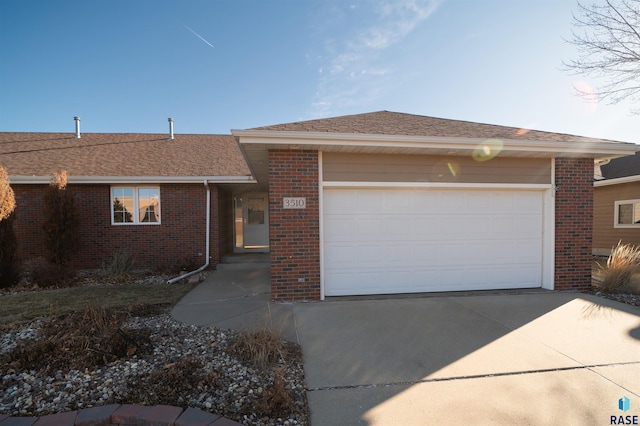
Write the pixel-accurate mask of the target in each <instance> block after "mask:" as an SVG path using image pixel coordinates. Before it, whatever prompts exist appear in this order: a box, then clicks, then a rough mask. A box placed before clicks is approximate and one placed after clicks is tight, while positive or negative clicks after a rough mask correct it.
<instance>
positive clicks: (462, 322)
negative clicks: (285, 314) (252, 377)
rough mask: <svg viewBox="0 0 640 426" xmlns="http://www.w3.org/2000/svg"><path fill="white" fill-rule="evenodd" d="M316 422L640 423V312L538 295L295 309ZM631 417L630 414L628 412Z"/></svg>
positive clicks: (572, 296)
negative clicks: (625, 419)
mask: <svg viewBox="0 0 640 426" xmlns="http://www.w3.org/2000/svg"><path fill="white" fill-rule="evenodd" d="M293 312H294V317H295V323H296V328H297V332H298V335H299V338H300V343H301V345H302V348H303V354H304V361H305V374H306V379H307V383H308V388H309V392H308V395H309V403H310V407H311V415H312V424H314V425H328V424H376V425H378V424H379V425H387V424H496V423H499V424H609V416H610V415H615V414H617V413H616V411H617V400H618V399H619V398H620V397H622V396H625V395H626V396H627V397H629V398H630V399H631V401H632V402H631V406H632V407H635V409H636V412H635V413H633V414H640V409H639V407H640V342H639V341H638V330H640V310H639V309H637V308H635V307H631V306H628V305H623V304H621V303H618V302H613V301H609V300H605V299H601V298H598V297H596V296H590V295H583V294H577V293H554V292H544V293H534V294H517V295H478V296H451V297H420V298H412V299H396V298H391V299H383V300H357V301H354V300H348V301H341V300H337V301H333V300H332V301H327V302H319V303H311V304H304V303H300V304H295V305H294V306H293ZM625 414H629V413H625Z"/></svg>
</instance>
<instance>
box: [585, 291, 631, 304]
mask: <svg viewBox="0 0 640 426" xmlns="http://www.w3.org/2000/svg"><path fill="white" fill-rule="evenodd" d="M591 294H595V295H596V296H599V297H603V298H605V299H609V300H615V301H616V302H622V303H626V304H627V305H633V306H640V294H623V293H605V292H602V291H593V292H591Z"/></svg>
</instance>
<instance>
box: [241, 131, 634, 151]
mask: <svg viewBox="0 0 640 426" xmlns="http://www.w3.org/2000/svg"><path fill="white" fill-rule="evenodd" d="M231 133H232V134H233V135H234V136H236V137H237V138H238V141H239V143H240V144H241V145H245V144H256V145H260V144H263V145H299V146H304V145H319V146H331V145H333V146H340V145H349V146H363V147H365V146H366V147H388V148H423V149H464V150H474V149H476V148H477V147H479V146H482V144H483V143H485V142H486V141H489V140H500V141H502V143H503V144H504V148H503V151H512V152H537V153H550V154H554V155H558V154H574V155H575V154H582V155H595V156H607V157H616V156H625V155H631V154H634V153H635V152H636V151H640V145H636V144H632V143H627V142H581V141H579V140H578V141H567V142H558V141H535V140H514V139H500V138H457V137H441V136H437V137H436V136H433V137H430V136H408V135H376V134H363V133H325V132H287V131H274V130H232V131H231Z"/></svg>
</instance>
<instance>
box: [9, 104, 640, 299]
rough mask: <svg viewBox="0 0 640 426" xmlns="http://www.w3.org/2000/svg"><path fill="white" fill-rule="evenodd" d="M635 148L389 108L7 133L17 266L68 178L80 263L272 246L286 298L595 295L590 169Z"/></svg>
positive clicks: (279, 288)
mask: <svg viewBox="0 0 640 426" xmlns="http://www.w3.org/2000/svg"><path fill="white" fill-rule="evenodd" d="M19 141H24V142H23V143H19ZM639 149H640V148H639V147H637V146H636V145H634V144H627V143H620V142H613V141H606V140H600V139H591V138H584V137H578V136H571V135H564V134H557V133H548V132H540V131H533V130H527V129H517V128H510V127H502V126H494V125H487V124H478V123H470V122H464V121H455V120H445V119H437V118H431V117H424V116H417V115H410V114H401V113H394V112H387V111H381V112H374V113H368V114H359V115H350V116H344V117H335V118H327V119H319V120H311V121H304V122H297V123H290V124H282V125H276V126H267V127H259V128H254V129H249V130H232V131H231V136H228V135H176V136H175V139H174V140H168V139H167V137H166V136H161V135H84V134H83V135H82V137H81V138H80V139H77V138H75V137H74V135H73V134H71V135H64V134H39V135H38V134H28V133H24V134H4V135H2V134H0V164H3V165H5V166H7V168H8V170H9V175H10V179H11V181H12V185H13V187H14V189H16V194H17V195H18V197H17V198H18V209H17V216H18V217H17V220H18V227H19V235H21V236H22V239H23V240H26V241H28V242H27V243H25V242H22V243H21V247H20V256H21V258H23V259H24V258H25V257H29V256H32V255H35V254H41V253H42V251H41V248H40V247H39V246H40V245H41V244H40V241H41V238H42V237H41V235H40V233H41V231H40V229H41V225H40V224H39V222H38V221H41V216H40V215H41V206H40V204H41V203H40V198H39V197H41V193H42V185H45V184H46V183H47V182H48V178H49V176H50V175H51V174H52V173H53V172H54V171H57V170H59V169H65V170H67V171H68V172H69V175H70V177H69V182H70V183H71V185H70V189H71V190H73V191H74V194H76V200H77V201H78V204H79V206H80V208H81V211H82V218H83V219H82V226H81V229H82V230H83V232H82V234H83V235H82V247H83V251H82V254H81V255H80V256H79V263H81V264H82V265H94V266H98V265H97V264H98V263H99V262H100V261H102V260H103V259H105V258H108V256H109V255H110V254H111V253H113V252H114V251H115V250H125V249H129V250H133V251H134V252H135V254H136V256H137V257H139V258H140V259H143V260H144V261H145V262H148V263H154V262H155V263H162V264H167V263H171V262H172V261H175V259H180V258H184V257H188V258H193V259H195V260H196V262H197V263H198V265H201V264H203V263H204V260H205V258H204V257H203V255H204V251H203V250H205V249H204V247H205V246H207V245H208V246H209V247H210V258H211V264H212V265H215V264H216V263H217V262H218V261H219V258H220V255H221V253H225V252H251V251H264V252H270V258H271V296H272V298H273V299H275V300H278V301H286V300H318V299H324V298H325V297H326V296H342V295H362V294H389V293H419V292H438V291H453V290H481V289H506V288H536V287H538V288H540V287H542V288H546V289H566V290H569V289H573V290H582V289H586V288H588V286H589V284H590V277H591V252H592V244H591V241H592V218H593V169H594V159H595V160H598V161H604V160H606V159H610V158H615V157H620V156H625V155H629V154H632V153H634V152H636V151H637V150H639ZM245 160H246V162H247V163H248V165H247V163H245ZM249 170H250V171H249ZM31 175H33V176H35V177H30V176H31ZM131 194H133V201H130V200H131V199H132V198H131ZM158 194H159V198H160V201H159V204H158V205H157V206H156V204H154V203H155V201H153V200H155V198H154V197H155V196H156V195H158ZM206 194H209V196H210V203H207V202H206V199H205V198H206ZM136 196H137V197H138V199H137V201H136V199H135V197H136ZM116 198H117V199H118V201H119V202H120V204H123V203H122V200H121V198H122V199H126V200H127V202H128V203H129V206H131V205H132V204H133V207H130V208H128V209H127V211H125V210H124V209H123V208H122V206H121V205H120V204H118V203H116V202H115V201H116ZM152 206H153V207H152ZM207 209H208V210H207ZM207 211H208V216H207ZM158 212H159V215H158ZM129 214H130V215H131V216H132V217H134V218H133V219H130V218H129ZM205 216H207V217H208V219H209V228H208V229H207V232H205V231H204V229H205V228H206V224H205ZM123 220H133V222H128V223H126V224H123V223H122V222H121V221H123ZM154 221H156V222H154ZM138 222H139V223H138ZM207 241H208V242H209V243H207Z"/></svg>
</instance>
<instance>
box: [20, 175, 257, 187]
mask: <svg viewBox="0 0 640 426" xmlns="http://www.w3.org/2000/svg"><path fill="white" fill-rule="evenodd" d="M202 179H204V180H205V181H206V182H211V183H258V181H257V180H256V179H255V178H254V177H253V176H69V178H68V179H67V182H68V183H69V184H108V185H110V184H117V183H122V184H125V183H130V184H140V183H202ZM9 180H10V181H11V183H13V184H49V182H51V176H20V175H12V176H9Z"/></svg>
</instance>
